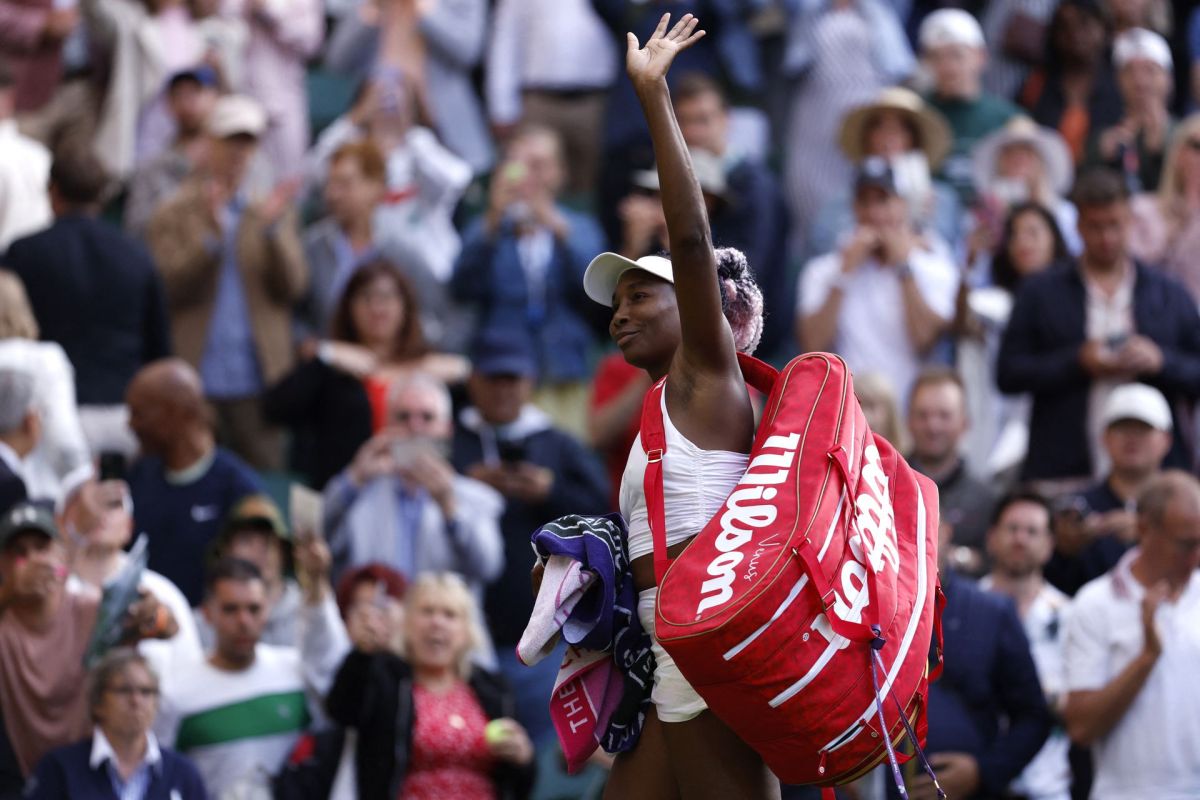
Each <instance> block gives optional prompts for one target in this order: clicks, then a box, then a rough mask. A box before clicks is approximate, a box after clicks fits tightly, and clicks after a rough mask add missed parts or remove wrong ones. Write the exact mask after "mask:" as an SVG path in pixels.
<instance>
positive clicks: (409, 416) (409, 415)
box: [392, 411, 437, 425]
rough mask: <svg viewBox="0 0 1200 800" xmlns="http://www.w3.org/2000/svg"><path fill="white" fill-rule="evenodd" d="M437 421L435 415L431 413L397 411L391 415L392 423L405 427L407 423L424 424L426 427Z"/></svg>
mask: <svg viewBox="0 0 1200 800" xmlns="http://www.w3.org/2000/svg"><path fill="white" fill-rule="evenodd" d="M436 419H437V414H435V413H433V412H432V411H397V412H395V413H394V414H392V422H399V423H400V424H401V425H407V424H408V423H409V422H416V421H420V422H424V423H425V424H426V425H428V424H429V423H431V422H433V421H434V420H436Z"/></svg>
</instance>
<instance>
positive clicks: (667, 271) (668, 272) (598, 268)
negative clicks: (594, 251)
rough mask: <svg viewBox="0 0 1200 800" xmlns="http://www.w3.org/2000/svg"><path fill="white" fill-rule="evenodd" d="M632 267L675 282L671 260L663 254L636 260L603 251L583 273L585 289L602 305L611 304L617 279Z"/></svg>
mask: <svg viewBox="0 0 1200 800" xmlns="http://www.w3.org/2000/svg"><path fill="white" fill-rule="evenodd" d="M631 269H640V270H645V271H646V272H649V273H650V274H651V275H654V276H655V277H658V278H662V279H663V280H664V281H667V282H668V283H674V282H675V272H674V271H673V270H672V269H671V261H670V260H669V259H666V258H663V257H662V256H642V257H641V258H639V259H638V260H637V261H634V260H632V259H629V258H626V257H625V256H623V255H619V254H617V253H601V254H600V255H598V256H596V257H595V258H593V259H592V263H590V264H588V268H587V272H585V273H583V291H584V292H585V293H586V294H587V296H588V297H590V298H592V299H593V300H595V301H596V302H597V303H599V304H600V305H602V306H611V305H612V297H613V292H615V291H616V290H617V281H619V280H620V279H621V276H622V275H624V274H625V273H626V272H628V271H629V270H631Z"/></svg>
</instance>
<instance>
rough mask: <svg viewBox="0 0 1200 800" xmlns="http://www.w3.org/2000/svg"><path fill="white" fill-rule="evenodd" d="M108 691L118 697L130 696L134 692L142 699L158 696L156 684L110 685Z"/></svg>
mask: <svg viewBox="0 0 1200 800" xmlns="http://www.w3.org/2000/svg"><path fill="white" fill-rule="evenodd" d="M108 691H109V692H110V693H111V694H115V695H117V696H118V697H132V696H133V695H135V694H136V695H137V696H138V697H140V698H142V699H143V700H152V699H154V698H156V697H158V687H157V686H110V687H108Z"/></svg>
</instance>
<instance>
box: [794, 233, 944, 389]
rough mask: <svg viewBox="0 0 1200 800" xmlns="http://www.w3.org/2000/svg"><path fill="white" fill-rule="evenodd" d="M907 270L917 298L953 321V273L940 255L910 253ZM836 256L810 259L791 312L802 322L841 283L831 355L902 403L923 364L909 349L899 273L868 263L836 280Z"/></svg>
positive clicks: (838, 267) (838, 268) (839, 259)
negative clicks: (879, 382)
mask: <svg viewBox="0 0 1200 800" xmlns="http://www.w3.org/2000/svg"><path fill="white" fill-rule="evenodd" d="M908 266H909V267H910V268H911V269H912V275H913V279H914V280H916V282H917V288H918V289H919V290H920V292H921V297H922V298H924V300H925V303H926V304H927V305H928V306H929V308H930V309H931V310H933V312H934V313H936V314H937V315H938V316H940V317H942V318H943V319H946V320H950V319H951V318H952V317H953V316H954V298H955V295H956V293H957V292H958V280H959V274H958V270H957V269H956V268H955V267H954V265H953V264H952V263H951V262H950V261H949V260H948V259H947V258H946V257H944V256H943V255H941V254H939V253H936V252H931V251H928V250H921V249H918V248H913V250H912V252H911V253H910V254H909V259H908ZM841 275H842V255H841V253H840V252H837V251H834V252H832V253H826V254H825V255H823V256H819V257H818V258H814V259H813V260H812V261H810V262H808V264H806V265H805V267H804V271H803V272H802V273H801V275H800V285H799V297H798V298H797V303H796V310H797V312H798V313H799V314H800V316H802V317H805V316H808V315H810V314H813V313H815V312H816V311H818V310H819V309H820V308H821V306H823V305H824V304H825V301H826V299H827V298H828V297H829V292H830V291H831V290H832V289H833V287H834V285H836V284H838V283H839V282H842V283H843V291H842V305H841V309H840V312H839V313H838V322H837V332H836V333H835V334H834V337H833V345H832V347H833V350H834V352H836V353H837V354H838V355H840V356H841V357H842V358H844V359H846V363H847V364H848V365H849V366H850V369H851V371H852V372H853V373H854V374H856V375H861V374H862V373H864V372H877V373H880V374H882V375H883V376H884V377H885V378H887V379H888V382H889V383H891V385H892V388H893V389H894V390H895V392H896V397H898V398H900V403H901V405H902V406H903V405H905V404H906V403H907V398H908V390H909V387H910V386H911V385H912V382H913V380H914V379H915V378H916V376H917V372H918V371H919V370H920V369H921V364H922V363H923V361H924V359H923V358H922V357H921V355H920V354H918V353H917V350H916V348H915V347H913V344H912V341H911V340H910V339H909V336H908V328H907V326H906V325H905V323H904V286H903V284H902V283H901V279H900V275H899V271H898V269H897V268H895V267H886V266H884V265H882V264H880V263H879V262H878V261H877V260H876V259H874V258H872V259H870V260H868V261H866V262H865V263H863V264H862V265H861V266H860V267H859V268H858V269H856V270H855V271H854V272H853V273H852V274H851V275H849V276H848V277H846V278H842V277H841Z"/></svg>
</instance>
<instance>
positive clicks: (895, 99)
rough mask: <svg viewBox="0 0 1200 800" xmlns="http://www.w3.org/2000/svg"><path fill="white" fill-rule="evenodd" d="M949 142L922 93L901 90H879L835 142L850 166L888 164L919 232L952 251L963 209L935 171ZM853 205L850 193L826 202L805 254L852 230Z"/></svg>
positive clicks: (824, 249) (852, 116) (843, 127)
mask: <svg viewBox="0 0 1200 800" xmlns="http://www.w3.org/2000/svg"><path fill="white" fill-rule="evenodd" d="M953 141H954V140H953V137H952V135H951V133H950V127H949V126H948V125H947V124H946V120H944V119H943V118H942V115H941V114H939V113H938V112H937V111H934V110H933V109H932V108H931V107H930V106H929V105H928V104H926V103H925V101H924V100H922V99H921V96H920V95H918V94H916V93H915V92H912V91H910V90H908V89H904V88H902V87H899V86H889V87H887V88H884V89H881V90H880V91H879V94H878V95H877V96H876V97H875V98H874V99H872V100H871V101H870V102H868V103H866V104H864V105H861V106H856V107H855V108H853V109H851V110H850V111H849V112H848V113H847V114H846V116H844V117H843V118H842V125H841V130H840V131H839V132H838V144H839V145H840V146H841V148H842V152H843V153H844V154H845V155H846V158H848V159H850V161H851V162H852V163H854V164H861V163H862V162H863V160H864V159H867V158H871V157H873V156H874V157H878V158H883V159H885V160H886V161H887V162H888V164H890V165H891V167H892V169H893V170H894V172H895V174H896V188H897V189H899V190H900V194H901V196H902V197H904V199H905V200H907V201H908V203H909V205H910V206H911V207H912V209H913V217H914V220H916V221H917V223H918V224H919V225H921V227H922V229H923V230H922V232H923V233H925V234H926V235H929V234H935V235H936V236H938V237H939V238H940V239H941V241H942V242H943V243H945V244H946V245H948V246H950V247H954V246H955V245H957V244H958V241H959V239H960V238H961V230H960V228H961V226H962V220H961V217H962V207H961V204H960V203H959V201H958V195H957V194H956V193H955V192H954V190H953V189H951V188H950V186H949V185H947V184H946V183H943V182H942V181H940V180H934V179H933V173H934V171H936V170H937V169H938V167H940V166H941V164H942V160H943V159H945V157H946V155H947V154H948V153H949V152H950V147H951V145H952V144H953ZM853 206H854V199H853V197H851V194H850V192H845V193H838V194H835V195H833V196H832V197H830V198H828V199H826V200H825V201H824V203H822V205H821V206H820V211H819V212H818V213H817V215H816V217H815V218H814V219H813V221H812V225H811V226H810V227H809V230H808V237H807V239H806V240H805V248H806V250H807V252H809V253H812V254H814V255H820V254H821V253H827V252H829V251H830V250H832V249H833V248H834V247H836V246H837V241H838V239H839V238H840V237H841V236H842V235H843V234H845V232H846V231H848V230H850V229H851V228H853V227H854V208H853ZM926 221H928V224H926ZM751 263H753V262H751Z"/></svg>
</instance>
